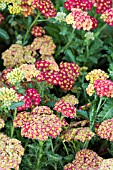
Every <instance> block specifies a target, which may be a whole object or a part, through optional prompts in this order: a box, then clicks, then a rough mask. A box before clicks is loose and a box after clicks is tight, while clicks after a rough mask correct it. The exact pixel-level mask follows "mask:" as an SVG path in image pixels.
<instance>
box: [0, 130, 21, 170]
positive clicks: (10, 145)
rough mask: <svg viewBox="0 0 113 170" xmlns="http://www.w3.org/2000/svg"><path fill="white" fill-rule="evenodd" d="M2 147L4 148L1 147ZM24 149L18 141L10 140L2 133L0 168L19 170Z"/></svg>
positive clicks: (0, 139)
mask: <svg viewBox="0 0 113 170" xmlns="http://www.w3.org/2000/svg"><path fill="white" fill-rule="evenodd" d="M1 146H2V147H1ZM23 154H24V148H23V147H22V145H21V142H20V141H19V140H17V139H13V138H12V139H10V138H9V137H8V136H6V135H4V134H3V133H0V168H3V170H10V169H12V168H13V169H15V170H19V164H20V163H21V159H22V155H23Z"/></svg>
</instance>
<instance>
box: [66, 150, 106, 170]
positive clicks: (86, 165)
mask: <svg viewBox="0 0 113 170" xmlns="http://www.w3.org/2000/svg"><path fill="white" fill-rule="evenodd" d="M102 161H103V158H101V157H99V156H98V155H97V153H96V152H94V151H92V150H89V149H82V150H80V151H78V152H77V153H76V157H75V160H74V161H73V162H72V163H69V164H67V165H65V167H64V170H74V169H77V170H90V169H93V168H95V169H99V168H100V164H101V163H102Z"/></svg>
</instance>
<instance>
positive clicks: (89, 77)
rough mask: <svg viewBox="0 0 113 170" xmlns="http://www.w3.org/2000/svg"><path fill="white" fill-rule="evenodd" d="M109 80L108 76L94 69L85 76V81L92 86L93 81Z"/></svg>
mask: <svg viewBox="0 0 113 170" xmlns="http://www.w3.org/2000/svg"><path fill="white" fill-rule="evenodd" d="M107 78H109V76H108V74H107V73H105V72H104V71H103V70H101V69H94V70H92V71H91V72H89V73H88V74H87V75H86V80H87V81H89V82H90V83H91V84H94V82H95V80H98V79H99V80H106V79H107Z"/></svg>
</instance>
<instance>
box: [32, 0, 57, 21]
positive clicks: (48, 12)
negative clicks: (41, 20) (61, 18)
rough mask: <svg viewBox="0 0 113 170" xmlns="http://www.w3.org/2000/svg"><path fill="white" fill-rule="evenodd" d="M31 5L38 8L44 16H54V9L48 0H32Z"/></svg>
mask: <svg viewBox="0 0 113 170" xmlns="http://www.w3.org/2000/svg"><path fill="white" fill-rule="evenodd" d="M32 6H33V7H34V8H38V10H39V11H40V13H42V14H43V15H44V16H45V17H46V18H50V17H55V16H56V9H55V8H54V6H53V4H52V2H51V1H50V0H33V2H32Z"/></svg>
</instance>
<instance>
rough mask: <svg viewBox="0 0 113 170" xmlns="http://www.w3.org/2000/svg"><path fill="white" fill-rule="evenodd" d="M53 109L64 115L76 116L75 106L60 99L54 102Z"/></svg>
mask: <svg viewBox="0 0 113 170" xmlns="http://www.w3.org/2000/svg"><path fill="white" fill-rule="evenodd" d="M54 110H56V111H57V112H61V113H62V114H63V115H64V116H65V117H70V118H74V117H75V116H76V108H75V107H74V106H73V105H71V104H69V103H67V102H64V101H63V100H62V99H60V100H58V101H57V102H56V103H55V106H54Z"/></svg>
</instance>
